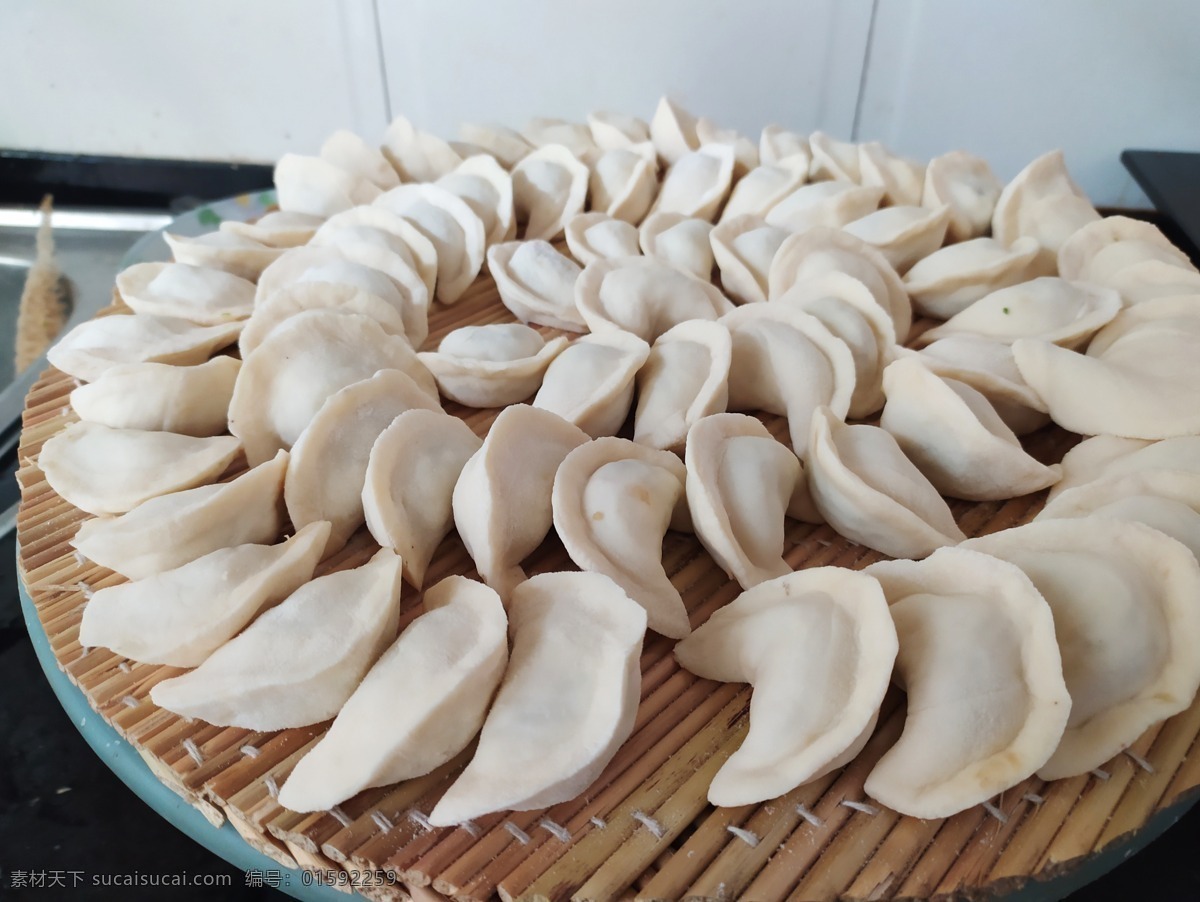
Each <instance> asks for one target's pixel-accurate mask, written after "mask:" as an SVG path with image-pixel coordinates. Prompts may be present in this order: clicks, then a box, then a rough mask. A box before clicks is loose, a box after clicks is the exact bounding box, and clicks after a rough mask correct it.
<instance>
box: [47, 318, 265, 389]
mask: <svg viewBox="0 0 1200 902" xmlns="http://www.w3.org/2000/svg"><path fill="white" fill-rule="evenodd" d="M241 331H242V324H241V323H224V324H223V325H219V326H197V325H196V324H195V323H190V322H188V321H187V320H185V319H176V318H175V317H172V316H154V315H152V314H148V313H139V314H136V315H134V316H120V315H118V316H101V317H99V318H98V319H92V320H88V321H87V322H86V323H80V324H79V325H78V326H76V327H75V328H74V329H72V330H71V331H70V332H68V333H67V334H66V335H65V336H63V337H62V338H60V339H59V340H58V342H57V343H56V344H55V345H54V346H53V347H52V348H50V350H49V351H48V352H46V359H47V360H49V361H50V364H51V365H52V366H54V367H56V368H57V369H59V370H61V371H62V372H64V373H66V374H67V375H68V376H74V377H75V378H76V379H82V380H83V381H84V382H95V381H96V380H97V379H99V378H100V377H101V376H102V375H104V373H105V372H106V371H107V370H109V369H111V368H112V367H114V366H119V365H121V364H129V363H173V364H177V365H180V366H190V365H192V364H195V363H203V362H204V361H206V360H208V358H209V357H211V356H212V355H213V353H214V352H216V351H219V350H221V348H223V347H225V346H226V345H231V344H233V343H234V342H235V341H237V337H238V333H240V332H241Z"/></svg>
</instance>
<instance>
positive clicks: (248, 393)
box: [229, 310, 437, 466]
mask: <svg viewBox="0 0 1200 902" xmlns="http://www.w3.org/2000/svg"><path fill="white" fill-rule="evenodd" d="M386 369H397V370H400V371H401V372H403V373H404V374H405V375H407V376H408V377H409V378H410V379H412V380H413V382H415V383H416V384H417V386H418V387H419V388H421V389H422V390H423V391H424V392H425V394H427V395H428V396H429V397H430V398H431V399H432V400H434V401H436V400H437V383H435V382H434V381H433V376H431V375H430V374H429V371H428V370H427V369H425V366H424V365H423V364H422V363H421V361H420V360H418V359H417V355H416V353H415V352H414V351H413V350H412V348H410V347H409V346H408V343H407V342H406V341H405V340H404V339H403V338H400V337H399V336H396V335H389V334H388V333H387V332H385V331H384V330H383V327H382V326H380V325H379V324H378V323H377V322H375V320H373V319H370V318H369V317H366V316H362V315H360V314H338V313H333V312H327V311H324V310H310V311H308V312H306V313H300V314H298V315H296V316H293V317H291V318H290V319H288V320H285V321H284V322H282V323H280V324H279V325H278V326H276V327H275V329H274V330H272V331H271V333H270V334H269V335H268V336H267V337H266V338H265V339H264V340H263V343H262V344H260V345H259V346H258V347H257V348H255V349H254V352H253V353H252V354H250V355H248V356H247V357H246V359H245V360H244V361H243V362H242V370H241V372H240V373H239V374H238V378H237V384H236V385H235V386H234V389H233V400H232V401H231V402H230V404H229V431H230V432H232V433H233V434H234V435H236V436H237V437H238V438H240V439H241V440H242V443H243V444H244V445H245V448H246V459H247V460H248V461H249V462H250V464H251V465H252V466H253V465H254V464H257V463H261V462H262V461H264V460H267V459H268V458H270V457H271V456H272V455H273V454H274V453H275V452H276V451H278V450H279V449H280V448H290V447H291V446H292V445H293V444H295V442H296V440H297V439H299V438H300V433H302V432H303V431H304V429H305V427H306V426H308V424H309V422H310V421H311V420H312V418H313V417H314V416H315V415H316V413H317V411H318V410H319V409H320V408H321V405H322V404H324V403H325V399H326V398H328V397H329V396H330V395H332V394H333V393H334V392H336V391H338V390H339V389H342V388H345V387H346V386H347V385H350V384H352V383H354V382H358V381H359V380H361V379H366V378H368V377H369V376H372V375H374V374H375V373H376V372H378V371H379V370H386Z"/></svg>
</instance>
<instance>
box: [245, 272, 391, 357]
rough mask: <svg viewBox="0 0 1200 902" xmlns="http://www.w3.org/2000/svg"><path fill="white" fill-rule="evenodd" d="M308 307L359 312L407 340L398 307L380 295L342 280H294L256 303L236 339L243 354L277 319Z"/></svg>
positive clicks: (260, 339)
mask: <svg viewBox="0 0 1200 902" xmlns="http://www.w3.org/2000/svg"><path fill="white" fill-rule="evenodd" d="M309 310H323V311H325V312H327V313H338V314H350V313H355V314H361V315H362V316H366V317H369V318H371V319H373V320H375V322H377V323H379V325H380V327H382V329H383V330H384V331H385V332H387V333H388V334H389V335H396V336H399V337H400V338H404V339H405V340H406V341H407V335H406V333H405V327H404V317H403V315H402V314H401V313H400V310H399V308H398V307H396V306H395V305H393V304H392V303H391V302H390V301H386V300H384V299H383V298H381V297H380V296H379V295H377V294H374V293H373V292H370V291H367V290H365V289H362V288H359V287H357V286H355V285H349V284H347V283H345V282H293V283H292V284H291V285H285V286H284V287H283V288H280V289H279V290H278V291H274V292H272V293H271V294H270V295H269V296H268V297H266V298H265V299H263V300H261V301H259V302H258V304H257V305H256V306H255V308H254V315H253V316H251V317H250V319H249V320H248V321H247V322H246V328H244V329H243V330H242V334H241V337H240V338H239V339H238V349H239V350H240V351H241V353H242V356H243V357H245V356H246V355H248V354H250V353H252V352H253V351H254V349H255V348H257V347H258V346H259V345H260V344H262V343H263V339H265V338H266V337H267V336H268V335H269V334H271V332H272V330H274V328H275V327H276V326H278V325H279V324H280V323H282V322H284V321H285V320H288V319H291V318H292V317H293V316H298V315H299V314H301V313H305V312H307V311H309Z"/></svg>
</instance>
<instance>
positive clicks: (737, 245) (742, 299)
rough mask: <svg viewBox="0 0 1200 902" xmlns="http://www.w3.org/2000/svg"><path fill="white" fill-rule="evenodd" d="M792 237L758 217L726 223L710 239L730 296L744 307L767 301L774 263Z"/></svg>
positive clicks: (744, 217) (733, 219) (724, 220)
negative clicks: (768, 278) (782, 247)
mask: <svg viewBox="0 0 1200 902" xmlns="http://www.w3.org/2000/svg"><path fill="white" fill-rule="evenodd" d="M789 234H790V233H789V232H788V231H787V230H786V229H780V228H777V227H776V226H773V225H767V222H766V220H765V219H762V218H761V217H758V216H751V215H749V214H747V215H745V216H735V217H734V218H732V219H722V220H721V223H720V224H719V225H717V226H716V227H715V228H714V229H713V230H712V232H710V233H709V236H708V239H709V243H710V244H711V245H712V250H713V259H714V260H715V261H716V264H717V268H718V269H719V270H720V272H721V287H722V289H724V291H725V292H726V294H728V295H729V296H730V297H731V298H733V299H734V300H735V301H738V302H739V303H742V304H749V303H752V302H755V301H765V300H766V299H767V277H768V275H769V273H770V272H771V261H772V260H774V259H775V254H776V252H777V251H778V250H779V247H780V245H782V244H783V242H784V241H785V240H786V239H787V237H788V235H789Z"/></svg>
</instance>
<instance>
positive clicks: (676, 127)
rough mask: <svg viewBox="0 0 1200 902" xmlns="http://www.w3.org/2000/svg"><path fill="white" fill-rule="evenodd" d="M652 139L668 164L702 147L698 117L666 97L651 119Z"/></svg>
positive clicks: (659, 102)
mask: <svg viewBox="0 0 1200 902" xmlns="http://www.w3.org/2000/svg"><path fill="white" fill-rule="evenodd" d="M650 140H651V141H653V142H654V149H655V150H657V151H658V155H659V157H661V158H662V159H663V160H665V161H666V162H667V163H668V164H671V163H675V162H676V161H677V160H679V159H680V158H681V157H683V156H685V155H686V154H688V153H690V152H691V151H693V150H696V149H697V148H699V147H700V138H699V137H698V136H697V134H696V117H695V116H693V115H692V114H691V113H689V112H688V111H687V110H685V109H684V108H683V107H681V106H680V105H679V104H677V103H674V102H672V101H671V100H669V99H667V98H666V97H662V98H660V99H659V101H658V106H657V107H656V108H655V110H654V117H653V118H652V119H651V120H650Z"/></svg>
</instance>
